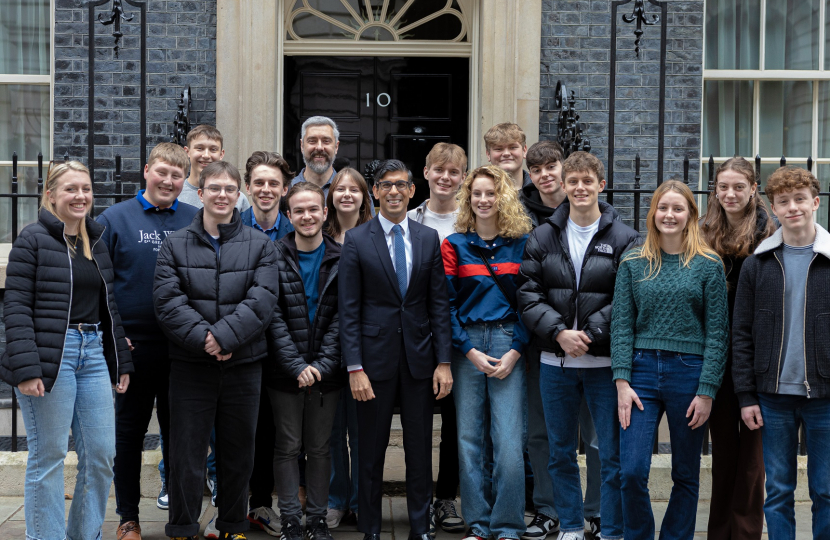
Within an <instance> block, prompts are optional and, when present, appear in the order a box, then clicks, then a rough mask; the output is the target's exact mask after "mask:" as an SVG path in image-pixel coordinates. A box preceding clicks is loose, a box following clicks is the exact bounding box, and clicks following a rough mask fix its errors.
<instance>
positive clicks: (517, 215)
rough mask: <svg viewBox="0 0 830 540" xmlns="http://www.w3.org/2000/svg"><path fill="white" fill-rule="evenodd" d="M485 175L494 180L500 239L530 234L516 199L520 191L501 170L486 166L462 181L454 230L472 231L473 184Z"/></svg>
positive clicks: (521, 208) (529, 224)
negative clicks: (471, 199) (471, 201)
mask: <svg viewBox="0 0 830 540" xmlns="http://www.w3.org/2000/svg"><path fill="white" fill-rule="evenodd" d="M480 176H485V177H487V178H490V179H491V180H493V187H494V188H495V190H496V204H497V205H498V211H499V219H498V227H499V236H501V237H503V238H519V237H521V236H522V235H525V234H527V233H529V232H530V231H531V229H532V228H533V225H532V223H531V221H530V217H529V216H528V215H527V212H526V211H525V207H524V205H523V204H522V203H521V201H520V200H519V191H518V190H517V189H516V188H515V187H514V186H513V180H512V179H511V178H510V175H508V174H507V173H506V172H504V170H503V169H502V168H501V167H497V166H495V165H485V166H483V167H479V168H477V169H475V170H473V171H472V172H471V173H470V174H468V175H467V178H465V179H464V182H463V183H462V184H461V188H460V189H459V190H458V194H457V195H456V196H455V198H456V200H457V201H458V217H457V218H456V219H455V230H456V231H458V232H460V233H466V232H473V231H475V228H476V216H475V213H473V209H472V206H471V204H470V198H471V197H472V189H473V182H474V181H475V179H476V178H478V177H480Z"/></svg>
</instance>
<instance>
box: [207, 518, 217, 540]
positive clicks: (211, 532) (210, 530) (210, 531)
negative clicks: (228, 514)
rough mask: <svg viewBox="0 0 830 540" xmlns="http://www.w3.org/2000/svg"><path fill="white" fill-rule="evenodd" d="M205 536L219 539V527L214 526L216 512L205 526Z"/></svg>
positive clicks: (215, 539) (212, 539)
mask: <svg viewBox="0 0 830 540" xmlns="http://www.w3.org/2000/svg"><path fill="white" fill-rule="evenodd" d="M205 538H207V539H208V540H219V529H217V528H216V514H214V515H213V517H212V518H210V521H209V522H208V524H207V527H205Z"/></svg>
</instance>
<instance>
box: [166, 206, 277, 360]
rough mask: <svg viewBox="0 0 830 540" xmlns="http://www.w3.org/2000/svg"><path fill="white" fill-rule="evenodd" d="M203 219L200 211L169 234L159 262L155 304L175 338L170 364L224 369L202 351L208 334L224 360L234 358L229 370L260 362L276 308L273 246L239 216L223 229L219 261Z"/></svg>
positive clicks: (234, 215) (167, 330) (171, 348)
mask: <svg viewBox="0 0 830 540" xmlns="http://www.w3.org/2000/svg"><path fill="white" fill-rule="evenodd" d="M203 215H204V209H201V210H199V213H198V214H196V217H195V218H193V222H192V223H191V224H190V225H189V226H188V227H186V228H184V229H182V230H180V231H176V232H174V233H172V234H170V235H168V236H167V238H166V239H165V240H164V243H163V244H162V245H161V249H160V250H159V255H158V260H157V261H156V275H155V281H154V283H153V304H154V306H155V310H156V318H157V319H158V321H159V326H160V327H161V329H162V330H163V331H164V333H165V334H166V335H167V337H168V338H170V358H171V359H172V360H184V361H186V362H209V363H212V362H219V361H218V360H217V359H216V357H214V356H211V355H209V354H207V353H206V352H205V350H204V349H205V338H206V337H207V333H208V331H210V332H211V333H212V334H213V336H214V337H215V338H216V341H217V342H218V343H219V345H220V346H221V347H222V353H223V354H227V353H232V356H231V358H230V359H229V360H226V361H225V362H226V363H227V364H235V363H244V362H255V361H257V360H261V359H263V358H265V357H266V355H267V354H268V348H267V345H266V339H265V330H266V329H267V328H268V325H269V323H270V322H271V319H272V318H273V315H274V307H275V306H276V304H277V294H278V280H279V272H278V271H277V266H276V261H277V252H276V249H275V248H274V243H273V242H272V241H271V239H270V238H268V236H266V235H265V234H263V233H262V232H260V231H257V230H255V229H253V228H252V227H246V226H244V225H243V224H242V220H241V219H240V217H239V211H238V210H234V212H233V219H232V221H231V222H230V223H228V224H224V225H219V244H220V246H221V248H220V253H219V254H218V255H217V253H216V252H215V251H214V249H213V246H212V245H211V243H210V240H209V239H208V236H207V233H206V232H205V229H204V225H203V224H202V216H203ZM227 364H226V365H227Z"/></svg>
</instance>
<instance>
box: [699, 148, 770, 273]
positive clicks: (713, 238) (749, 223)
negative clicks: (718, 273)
mask: <svg viewBox="0 0 830 540" xmlns="http://www.w3.org/2000/svg"><path fill="white" fill-rule="evenodd" d="M724 171H735V172H737V173H739V174H741V175H743V177H744V178H745V179H746V181H747V183H748V184H749V187H750V188H752V187H753V186H757V182H756V181H755V169H754V168H753V167H752V163H750V162H749V161H747V160H745V159H744V158H742V157H733V158H730V159H728V160H726V161H725V162H723V163H721V164H720V166H718V168H717V170H716V171H715V185H714V186H713V188H712V193H710V194H709V202H708V203H707V205H706V215H705V216H703V221H702V222H701V229H702V230H703V238H704V239H705V240H706V243H707V244H709V246H711V247H712V249H714V250H715V251H716V252H717V253H718V255H720V256H721V257H729V256H731V257H749V256H750V255H751V254H752V252H753V251H754V250H755V247H756V246H757V245H758V242H759V241H760V240H763V239H764V238H766V237H768V236H769V235H771V234H772V233H773V232H774V231H775V224H774V223H773V221H772V219H770V217H769V212H768V211H767V205H766V204H765V203H764V201H763V199H761V197H756V196H753V197H751V198H750V199H749V203H747V205H746V208H744V211H743V215H742V216H741V223H740V225H739V226H738V227H734V228H733V227H732V226H731V225H730V224H729V220H728V219H727V218H726V210H724V208H723V205H722V204H721V203H720V200H719V199H718V198H717V197H716V196H715V194H716V193H717V186H718V181H717V179H718V175H719V174H720V173H722V172H724ZM756 195H757V192H756ZM759 208H760V211H761V212H763V213H764V214H765V215H766V217H767V224H766V228H765V229H764V231H763V232H762V233H761V234H760V235H759V234H758V231H756V229H757V226H758V225H757V215H758V212H759Z"/></svg>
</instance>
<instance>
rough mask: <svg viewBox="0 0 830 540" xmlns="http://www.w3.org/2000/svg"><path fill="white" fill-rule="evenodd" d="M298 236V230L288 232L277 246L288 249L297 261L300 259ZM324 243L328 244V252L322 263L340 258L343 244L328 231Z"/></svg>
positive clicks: (324, 236) (324, 234)
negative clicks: (298, 255) (298, 254)
mask: <svg viewBox="0 0 830 540" xmlns="http://www.w3.org/2000/svg"><path fill="white" fill-rule="evenodd" d="M296 236H297V232H296V231H291V232H290V233H288V234H286V235H285V236H283V237H282V238H280V239H279V240H277V248H278V249H282V250H287V251H288V252H289V253H290V254H291V258H292V259H294V261H295V262H297V261H298V259H297V240H296ZM323 243H324V244H325V245H326V253H325V254H324V255H323V260H322V261H320V263H321V264H325V263H326V262H328V261H329V260H331V259H340V250H341V246H340V244H338V243H337V241H336V240H335V239H334V238H332V237H331V236H329V235H328V234H326V233H323ZM298 264H299V263H298Z"/></svg>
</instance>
